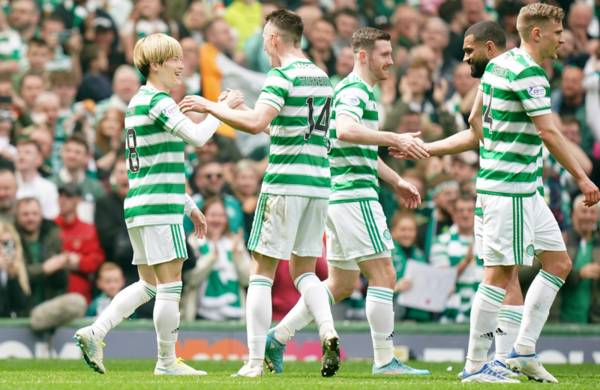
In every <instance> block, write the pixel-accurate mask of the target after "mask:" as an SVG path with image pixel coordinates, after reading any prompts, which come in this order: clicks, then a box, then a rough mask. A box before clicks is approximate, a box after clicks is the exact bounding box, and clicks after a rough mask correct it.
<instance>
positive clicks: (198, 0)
mask: <svg viewBox="0 0 600 390" xmlns="http://www.w3.org/2000/svg"><path fill="white" fill-rule="evenodd" d="M210 17H211V12H210V8H209V7H208V5H207V4H206V2H204V1H202V0H193V1H192V2H191V3H190V5H189V6H188V8H187V10H186V12H185V14H184V15H183V25H184V26H185V28H186V29H187V30H188V33H189V34H190V37H191V38H192V39H193V40H194V41H195V42H196V43H197V44H198V45H200V44H202V43H203V42H204V36H203V34H202V31H203V30H204V25H205V24H206V22H207V21H208V20H209V19H210Z"/></svg>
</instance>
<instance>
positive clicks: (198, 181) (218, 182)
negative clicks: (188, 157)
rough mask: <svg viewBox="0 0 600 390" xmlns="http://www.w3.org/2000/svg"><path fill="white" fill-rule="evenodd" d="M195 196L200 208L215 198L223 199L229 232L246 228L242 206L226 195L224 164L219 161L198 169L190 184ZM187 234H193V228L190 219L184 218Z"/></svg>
mask: <svg viewBox="0 0 600 390" xmlns="http://www.w3.org/2000/svg"><path fill="white" fill-rule="evenodd" d="M190 185H191V187H192V190H193V192H194V195H193V196H192V199H194V201H195V202H196V205H197V206H198V207H199V208H202V207H203V206H204V201H205V200H206V199H208V198H212V197H214V196H220V197H222V198H223V203H224V204H225V210H226V211H227V218H228V226H229V230H230V231H231V232H233V233H238V232H240V229H243V227H244V215H243V212H242V205H241V204H240V202H239V201H238V200H237V199H236V198H235V197H234V196H232V195H230V194H228V193H225V192H224V190H225V177H224V169H223V164H221V163H219V162H217V161H209V162H206V163H204V164H202V165H200V166H198V168H197V169H196V171H195V173H194V176H193V178H192V182H191V183H190ZM184 227H185V231H186V232H191V231H192V230H193V226H192V223H191V221H190V220H189V218H187V217H185V218H184Z"/></svg>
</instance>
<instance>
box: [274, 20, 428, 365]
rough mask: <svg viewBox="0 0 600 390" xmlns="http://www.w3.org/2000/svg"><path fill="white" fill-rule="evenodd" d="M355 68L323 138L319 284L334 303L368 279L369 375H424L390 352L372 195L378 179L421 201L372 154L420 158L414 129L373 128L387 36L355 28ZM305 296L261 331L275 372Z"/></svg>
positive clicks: (390, 321) (389, 313)
mask: <svg viewBox="0 0 600 390" xmlns="http://www.w3.org/2000/svg"><path fill="white" fill-rule="evenodd" d="M352 50H353V51H354V69H353V71H352V73H350V74H349V75H348V76H347V77H346V78H345V79H344V80H342V81H341V82H340V83H339V84H338V85H337V86H336V89H335V93H334V98H333V108H332V113H331V122H330V128H329V135H330V137H331V141H332V149H331V153H330V157H329V161H330V164H331V175H332V187H331V189H332V193H331V196H330V198H329V209H328V211H327V224H326V226H327V260H328V262H329V278H328V279H327V281H326V282H325V284H326V286H327V288H328V290H329V292H330V296H331V298H332V299H333V301H334V302H339V301H341V300H343V299H345V298H347V297H348V296H350V294H351V293H352V291H353V289H354V284H355V281H356V279H357V278H358V276H359V273H363V274H364V275H365V276H366V277H367V279H368V281H369V288H368V290H367V299H366V313H367V320H368V321H369V325H370V327H371V338H372V341H373V353H374V360H375V362H374V364H373V373H374V374H392V375H400V374H412V375H427V374H429V371H427V370H417V369H414V368H411V367H408V366H405V365H404V364H402V363H401V362H400V361H398V360H397V359H396V358H395V357H394V344H393V332H394V305H393V295H394V290H393V288H394V284H395V281H396V280H395V276H396V273H395V271H394V267H393V265H392V261H391V254H390V250H391V249H392V248H393V243H392V239H391V235H390V232H389V230H388V228H387V226H386V221H385V216H384V214H383V210H382V208H381V204H380V203H379V200H378V192H379V178H381V179H382V180H384V181H385V182H387V183H388V184H390V186H392V188H394V190H395V191H396V193H397V194H398V195H399V197H400V199H401V201H402V202H403V204H404V205H405V206H407V207H410V208H415V207H417V205H418V204H419V203H420V201H421V200H420V196H419V193H418V191H417V190H416V188H414V186H412V185H411V184H409V183H408V182H406V181H404V180H403V179H402V178H400V177H399V176H398V174H397V173H396V172H394V171H393V170H392V169H390V168H389V167H388V166H387V165H386V164H385V163H384V162H383V161H382V160H381V159H379V158H378V157H377V148H378V146H379V145H381V146H394V147H397V148H401V151H402V152H403V153H405V154H406V155H407V157H409V158H415V159H420V158H426V157H427V156H428V154H427V153H426V152H425V150H424V148H423V146H422V143H421V141H420V140H418V139H417V138H414V137H415V136H416V135H417V134H402V135H401V134H397V133H393V132H382V131H378V129H379V123H378V112H377V102H376V100H375V96H374V94H373V88H374V87H375V86H376V84H377V83H379V82H380V81H381V80H385V79H387V78H388V77H389V76H390V67H391V66H392V65H393V61H392V46H391V44H390V35H389V34H388V33H386V32H384V31H381V30H378V29H375V28H370V27H366V28H361V29H359V30H358V31H356V32H355V33H354V34H353V35H352ZM312 319H313V318H312V316H311V314H310V311H309V310H308V308H307V305H306V303H305V302H304V300H303V299H300V300H299V301H298V303H297V304H296V306H295V307H294V308H293V309H292V310H291V311H290V313H288V315H287V316H286V317H285V318H284V319H283V320H281V322H280V323H279V324H278V325H277V326H276V327H275V328H274V329H272V330H271V331H270V332H269V334H268V336H267V349H266V352H265V354H266V360H267V364H268V365H269V367H270V368H271V370H273V371H274V372H278V373H279V372H282V371H283V352H284V349H285V343H286V342H287V341H288V340H290V339H291V338H292V337H293V335H294V333H295V331H296V330H299V329H301V328H303V327H304V326H306V325H307V324H308V323H310V322H311V321H312Z"/></svg>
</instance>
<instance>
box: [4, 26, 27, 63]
mask: <svg viewBox="0 0 600 390" xmlns="http://www.w3.org/2000/svg"><path fill="white" fill-rule="evenodd" d="M22 47H23V43H22V42H21V36H20V35H19V33H17V32H16V31H14V30H11V29H9V28H6V29H4V31H0V61H19V60H21V57H22Z"/></svg>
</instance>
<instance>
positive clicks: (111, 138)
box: [94, 107, 125, 177]
mask: <svg viewBox="0 0 600 390" xmlns="http://www.w3.org/2000/svg"><path fill="white" fill-rule="evenodd" d="M124 121H125V115H123V112H122V111H121V110H119V109H118V108H115V107H112V108H110V107H109V108H108V109H107V110H106V111H105V112H104V115H103V116H102V118H100V120H99V121H98V124H97V125H96V137H95V138H96V143H95V148H94V159H95V160H96V167H97V168H98V171H99V173H100V177H105V176H107V175H108V174H110V171H111V170H112V169H113V167H114V165H115V162H116V161H117V156H118V155H119V153H120V152H121V151H122V147H121V146H122V143H123V126H124V124H125V122H124Z"/></svg>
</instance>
